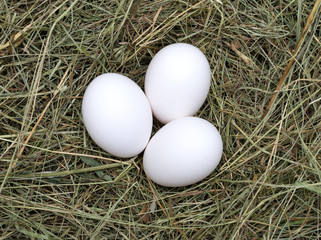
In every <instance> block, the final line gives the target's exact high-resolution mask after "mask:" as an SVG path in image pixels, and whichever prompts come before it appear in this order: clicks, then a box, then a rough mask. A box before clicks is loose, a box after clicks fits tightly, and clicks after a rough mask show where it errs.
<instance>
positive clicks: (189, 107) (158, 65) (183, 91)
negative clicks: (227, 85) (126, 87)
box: [145, 43, 211, 123]
mask: <svg viewBox="0 0 321 240" xmlns="http://www.w3.org/2000/svg"><path fill="white" fill-rule="evenodd" d="M210 83H211V69H210V65H209V63H208V61H207V59H206V57H205V55H204V54H203V53H202V52H201V51H200V50H199V49H198V48H196V47H194V46H192V45H190V44H186V43H175V44H171V45H169V46H166V47H164V48H163V49H161V50H160V51H159V52H158V53H157V54H156V55H155V56H154V58H153V59H152V61H151V62H150V64H149V66H148V69H147V72H146V77H145V93H146V95H147V98H148V100H149V102H150V104H151V107H152V111H153V114H154V116H155V117H156V118H157V119H158V120H159V121H161V122H162V123H168V122H170V121H172V120H174V119H177V118H180V117H186V116H192V115H194V114H195V113H196V112H197V111H198V110H199V109H200V107H201V106H202V104H203V103H204V101H205V100H206V97H207V94H208V91H209V88H210Z"/></svg>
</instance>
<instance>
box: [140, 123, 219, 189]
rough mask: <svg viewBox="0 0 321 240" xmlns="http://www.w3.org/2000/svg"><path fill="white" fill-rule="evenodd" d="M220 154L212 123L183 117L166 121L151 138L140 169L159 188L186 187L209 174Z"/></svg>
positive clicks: (216, 131) (217, 136) (217, 161)
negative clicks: (142, 169) (142, 168)
mask: <svg viewBox="0 0 321 240" xmlns="http://www.w3.org/2000/svg"><path fill="white" fill-rule="evenodd" d="M222 151H223V143H222V138H221V136H220V134H219V132H218V130H217V129H216V128H215V127H214V126H213V124H211V123H210V122H208V121H206V120H204V119H202V118H198V117H183V118H179V119H176V120H173V121H171V122H169V123H168V124H166V125H165V126H163V127H162V128H161V129H160V130H159V131H158V132H157V133H156V134H155V135H154V136H153V137H152V139H151V140H150V142H149V143H148V145H147V147H146V149H145V152H144V156H143V167H144V171H145V173H146V174H147V176H148V177H149V178H150V179H151V180H153V181H154V182H155V183H157V184H159V185H162V186H166V187H180V186H187V185H190V184H194V183H196V182H198V181H201V180H202V179H204V178H205V177H207V176H208V175H210V174H211V173H212V172H213V171H214V169H215V168H216V166H217V165H218V164H219V162H220V159H221V156H222Z"/></svg>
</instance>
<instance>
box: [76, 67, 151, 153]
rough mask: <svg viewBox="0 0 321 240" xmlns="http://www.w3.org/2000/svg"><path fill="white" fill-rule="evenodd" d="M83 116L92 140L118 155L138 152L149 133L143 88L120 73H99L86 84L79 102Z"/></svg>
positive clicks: (146, 104)
mask: <svg viewBox="0 0 321 240" xmlns="http://www.w3.org/2000/svg"><path fill="white" fill-rule="evenodd" d="M82 117H83V121H84V124H85V127H86V129H87V131H88V133H89V135H90V137H91V138H92V139H93V140H94V142H95V143H96V144H97V145H98V146H100V147H101V148H102V149H104V150H105V151H107V152H108V153H110V154H112V155H115V156H118V157H122V158H128V157H133V156H135V155H137V154H139V153H141V152H142V151H143V150H144V149H145V147H146V145H147V143H148V141H149V139H150V136H151V131H152V125H153V117H152V111H151V108H150V105H149V102H148V100H147V98H146V96H145V94H144V92H143V91H142V89H141V88H140V87H139V86H138V85H137V84H136V83H135V82H133V81H132V80H131V79H129V78H128V77H125V76H123V75H121V74H117V73H106V74H102V75H100V76H98V77H96V78H95V79H94V80H93V81H92V82H91V83H90V84H89V86H88V87H87V89H86V91H85V94H84V97H83V101H82Z"/></svg>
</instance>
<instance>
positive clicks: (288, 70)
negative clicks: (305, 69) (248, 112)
mask: <svg viewBox="0 0 321 240" xmlns="http://www.w3.org/2000/svg"><path fill="white" fill-rule="evenodd" d="M320 4H321V0H317V1H316V2H315V4H314V6H313V9H312V10H311V13H310V15H309V17H308V20H307V22H306V24H305V26H304V29H303V31H302V33H301V37H300V40H299V42H298V44H297V46H296V48H295V50H294V53H293V55H292V57H291V59H290V61H289V63H288V65H287V66H286V68H285V71H284V73H283V75H282V77H281V79H280V81H279V83H278V85H277V87H276V89H275V91H274V94H273V96H272V98H271V99H270V102H269V104H268V106H267V107H266V109H265V111H264V114H263V116H262V119H264V118H265V117H266V115H267V114H268V113H269V111H270V109H271V107H272V105H273V103H274V101H275V99H276V96H277V94H278V92H279V90H280V89H281V87H282V86H283V83H284V81H285V79H286V77H287V75H288V73H289V72H290V70H291V67H292V65H293V63H294V60H295V56H296V55H297V53H298V51H299V49H300V48H301V45H302V43H303V41H304V39H305V35H306V34H307V32H308V29H309V27H310V26H311V24H312V22H313V19H314V17H315V16H316V15H317V14H318V9H319V7H320Z"/></svg>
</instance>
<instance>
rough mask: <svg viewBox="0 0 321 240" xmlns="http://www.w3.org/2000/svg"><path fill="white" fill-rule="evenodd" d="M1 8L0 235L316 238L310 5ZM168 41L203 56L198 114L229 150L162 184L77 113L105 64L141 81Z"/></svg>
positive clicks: (314, 30)
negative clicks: (92, 132) (202, 175)
mask: <svg viewBox="0 0 321 240" xmlns="http://www.w3.org/2000/svg"><path fill="white" fill-rule="evenodd" d="M313 9H314V10H313ZM0 11H1V12H0V26H1V28H0V31H1V34H0V179H1V180H0V183H1V185H0V219H1V221H0V233H1V239H230V238H231V239H317V238H318V237H320V234H321V229H320V214H321V211H320V208H321V202H320V195H321V170H320V169H321V153H320V151H321V150H320V149H321V136H320V132H321V104H320V103H321V99H320V96H321V78H320V69H321V64H320V61H321V58H320V53H321V44H320V43H321V31H320V15H321V14H320V1H319V0H318V1H316V2H313V1H283V0H282V1H276V2H275V1H246V0H238V1H222V2H221V1H219V0H212V1H168V0H162V1H158V0H157V1H147V0H140V1H133V0H132V1H119V2H117V1H101V0H94V1H88V2H86V1H79V0H78V1H64V0H59V1H2V2H1V4H0ZM313 11H315V12H314V13H313ZM312 13H313V14H312ZM310 14H311V15H310ZM309 16H310V18H309ZM311 16H312V18H311ZM310 20H311V21H310ZM309 21H310V22H309ZM305 26H307V29H306V32H304V31H303V30H304V29H305ZM303 33H304V34H303ZM175 42H186V43H190V44H193V45H195V46H197V47H199V48H200V49H201V50H202V51H203V52H204V53H205V54H206V56H207V58H208V59H209V62H210V64H211V68H212V73H213V78H212V79H213V81H212V85H211V90H210V94H209V96H208V98H207V101H206V103H205V104H204V106H203V107H202V109H201V110H200V111H199V112H198V114H197V115H198V116H201V117H202V118H205V119H207V120H209V121H211V122H212V123H213V124H214V125H215V126H216V127H217V128H218V129H219V131H220V133H221V135H222V138H223V143H224V155H223V158H222V161H221V163H220V165H219V167H218V168H217V169H216V170H215V172H214V173H213V174H212V175H210V176H209V177H208V178H206V179H205V180H204V181H202V182H200V183H197V184H194V185H192V186H189V187H185V188H164V187H161V186H158V185H156V184H154V183H152V182H150V181H149V180H148V179H147V178H146V176H145V174H144V172H143V170H142V155H139V156H138V157H137V158H134V159H130V160H128V161H121V160H120V159H117V158H115V157H113V156H110V155H108V154H107V153H106V152H104V151H103V150H101V149H100V148H99V147H97V146H96V144H95V143H94V142H93V141H92V140H91V139H90V138H89V137H88V134H87V133H86V131H85V128H84V125H83V123H82V119H81V111H80V109H81V100H82V96H83V94H84V91H85V89H86V86H87V85H88V83H89V82H90V81H91V80H92V79H93V78H94V77H95V76H97V75H99V74H101V73H105V72H119V73H122V74H124V75H126V76H128V77H130V78H131V79H133V80H134V81H135V82H137V84H139V85H140V86H141V87H143V83H144V74H145V72H146V69H147V66H148V64H149V62H150V60H151V59H152V57H153V56H154V55H155V54H156V52H157V51H158V50H160V49H161V48H162V47H164V46H166V45H168V44H170V43H175ZM297 46H299V47H298V48H297V50H296V51H295V49H296V47H297ZM294 53H295V54H294ZM293 54H294V56H293ZM291 59H293V60H292V61H293V62H292V64H291V66H290V67H288V69H287V66H289V62H290V61H291ZM286 71H288V72H287V73H286V76H285V77H282V75H284V74H285V72H286ZM282 78H284V82H282V84H281V85H280V87H279V91H277V95H276V97H275V99H273V94H274V93H275V90H276V89H277V85H278V83H279V82H280V80H282ZM271 99H272V100H273V101H272V104H270V105H269V102H271ZM266 106H267V107H268V112H267V115H266V116H265V118H263V119H262V116H263V114H264V111H265V110H266ZM160 127H161V124H159V123H156V124H155V129H154V130H155V131H156V130H157V129H159V128H160Z"/></svg>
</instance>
